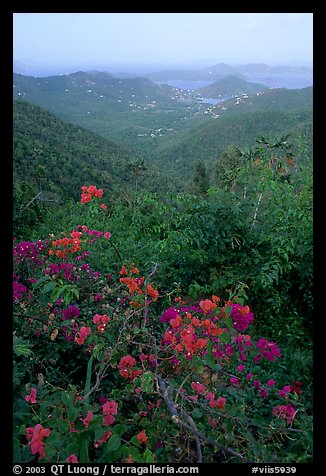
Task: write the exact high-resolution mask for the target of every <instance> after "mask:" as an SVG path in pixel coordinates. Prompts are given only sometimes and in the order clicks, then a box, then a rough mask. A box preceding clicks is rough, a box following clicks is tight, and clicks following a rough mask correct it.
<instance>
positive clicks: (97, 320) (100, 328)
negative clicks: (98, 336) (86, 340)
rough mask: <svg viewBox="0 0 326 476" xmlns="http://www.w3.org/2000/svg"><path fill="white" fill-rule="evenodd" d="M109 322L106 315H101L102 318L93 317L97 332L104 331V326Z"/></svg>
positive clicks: (99, 316)
mask: <svg viewBox="0 0 326 476" xmlns="http://www.w3.org/2000/svg"><path fill="white" fill-rule="evenodd" d="M109 321H110V318H109V317H108V316H107V315H106V314H103V315H102V316H101V315H100V314H95V316H94V317H93V322H94V324H98V326H97V330H98V331H99V332H104V331H105V327H106V324H107V322H109Z"/></svg>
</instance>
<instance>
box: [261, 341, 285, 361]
mask: <svg viewBox="0 0 326 476" xmlns="http://www.w3.org/2000/svg"><path fill="white" fill-rule="evenodd" d="M257 348H258V349H259V351H260V356H264V357H265V358H266V359H267V360H269V361H271V362H272V361H273V360H274V359H275V357H281V352H280V349H279V348H278V347H277V345H276V344H275V342H273V341H268V340H267V339H259V340H258V342H257Z"/></svg>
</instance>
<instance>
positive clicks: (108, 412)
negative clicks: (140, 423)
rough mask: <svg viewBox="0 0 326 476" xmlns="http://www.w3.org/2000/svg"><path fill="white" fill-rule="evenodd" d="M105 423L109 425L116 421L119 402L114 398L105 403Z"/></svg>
mask: <svg viewBox="0 0 326 476" xmlns="http://www.w3.org/2000/svg"><path fill="white" fill-rule="evenodd" d="M102 408H103V414H104V417H103V425H105V426H109V425H112V423H114V422H115V416H114V415H117V414H118V404H117V402H115V401H114V400H110V401H108V402H106V403H104V405H103V407H102Z"/></svg>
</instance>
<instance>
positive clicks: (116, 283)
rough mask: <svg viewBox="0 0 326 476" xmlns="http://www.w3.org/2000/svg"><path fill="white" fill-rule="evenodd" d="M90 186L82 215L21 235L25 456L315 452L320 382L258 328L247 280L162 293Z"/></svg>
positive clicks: (17, 248) (17, 348)
mask: <svg viewBox="0 0 326 476" xmlns="http://www.w3.org/2000/svg"><path fill="white" fill-rule="evenodd" d="M82 191H83V195H82V203H83V205H82V206H83V207H88V209H87V210H88V211H87V213H86V214H84V215H82V216H83V218H85V224H81V223H79V225H77V226H76V227H75V228H74V229H72V230H70V231H69V232H67V233H63V234H61V235H58V237H55V236H53V237H52V240H45V241H41V240H38V241H36V242H21V243H17V242H15V244H14V371H15V375H14V377H15V379H14V383H15V394H14V396H15V401H14V459H15V461H17V462H38V461H41V462H56V463H58V462H71V463H77V462H80V463H86V462H122V463H125V462H137V463H138V462H147V463H150V462H158V463H168V462H171V463H172V462H180V463H188V462H247V461H256V462H280V461H282V462H284V463H289V462H311V458H312V449H311V420H312V415H311V408H310V407H309V405H307V397H308V398H309V391H310V387H309V386H308V383H307V381H306V380H304V379H302V380H299V381H298V380H295V378H297V376H295V377H293V374H292V372H290V371H288V369H287V367H286V362H285V361H284V357H283V353H282V350H281V349H280V348H279V346H278V345H277V344H276V343H275V342H274V341H271V340H268V339H265V338H261V337H260V338H257V339H254V338H252V336H251V335H250V334H248V329H249V327H250V325H251V324H252V323H253V321H254V319H255V316H254V315H253V313H252V312H251V310H250V309H249V306H248V305H246V300H245V294H244V292H242V291H241V288H238V289H237V292H236V293H233V292H231V291H230V292H229V295H228V297H227V298H226V299H225V300H222V299H221V298H219V297H218V296H216V295H215V294H213V295H212V296H211V297H210V299H208V298H206V299H205V298H203V299H201V300H200V301H199V303H197V302H196V303H194V302H193V301H189V302H188V303H186V301H185V300H184V299H183V297H180V296H176V297H173V294H172V293H168V294H167V295H163V293H162V292H161V291H160V290H159V289H157V286H156V285H155V280H156V279H157V267H156V266H155V265H154V266H153V267H152V268H151V269H150V270H149V271H148V273H147V275H146V276H142V275H141V273H140V271H139V269H138V267H137V266H136V265H135V263H134V262H133V261H129V262H128V261H127V260H123V259H122V255H121V252H120V250H118V248H117V247H116V246H115V245H114V242H113V241H112V238H111V232H109V231H108V229H107V225H106V220H107V206H106V205H105V204H103V203H101V202H102V194H103V191H102V190H98V189H97V188H96V187H93V186H91V187H84V188H83V190H82ZM85 204H86V205H85ZM103 205H104V206H103ZM101 223H102V224H103V226H100V225H101ZM94 224H97V225H96V228H94ZM109 250H110V252H109ZM93 255H96V256H93ZM108 256H109V257H110V258H111V259H112V261H111V262H110V261H109V260H108ZM92 257H94V261H98V262H100V261H102V258H103V260H104V264H103V262H102V266H101V271H98V270H97V269H96V268H95V267H94V266H93V264H92V265H90V260H91V258H92ZM113 257H114V259H113ZM112 269H114V271H113V272H111V270H112ZM116 270H118V271H116ZM242 290H244V288H242ZM160 300H161V301H162V302H163V303H164V304H165V306H164V308H163V310H161V309H160V305H159V301H160ZM168 303H169V304H168ZM292 370H293V368H291V371H292Z"/></svg>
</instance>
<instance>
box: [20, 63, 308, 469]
mask: <svg viewBox="0 0 326 476" xmlns="http://www.w3.org/2000/svg"><path fill="white" fill-rule="evenodd" d="M18 84H19V88H20V91H19V92H22V91H23V90H24V91H25V96H24V97H25V99H30V100H31V102H35V103H37V102H38V101H39V103H41V104H42V106H43V107H48V108H49V110H50V111H52V112H53V111H55V110H59V109H62V111H61V113H62V114H61V117H62V116H65V115H66V117H69V120H70V121H72V122H77V123H84V125H85V124H86V123H87V120H88V118H87V117H86V116H85V111H87V109H89V108H90V107H95V106H94V104H95V103H94V101H95V100H96V101H100V100H102V99H103V100H104V99H105V98H104V96H105V94H107V96H108V97H107V99H105V101H106V102H105V101H103V104H106V105H105V106H103V108H102V109H101V107H98V108H97V107H96V108H95V109H96V111H97V113H98V115H97V117H96V118H95V120H94V118H92V113H91V114H90V116H91V117H90V119H91V122H90V123H89V126H90V129H91V130H93V131H94V130H97V132H99V133H100V134H102V137H101V136H99V135H97V134H95V133H94V132H91V131H90V130H87V129H83V128H81V127H80V126H76V125H72V124H68V123H66V122H63V121H62V120H61V119H58V118H57V117H55V116H54V115H53V114H52V112H49V111H46V110H43V109H41V108H40V107H39V106H36V105H32V104H31V103H28V102H26V101H25V100H22V98H21V97H20V99H19V100H17V101H14V295H15V297H14V458H15V459H16V461H17V462H36V461H38V459H37V457H38V456H39V457H40V459H41V462H43V461H51V462H56V463H58V462H66V461H69V462H73V460H75V458H76V459H78V461H79V462H89V461H90V462H123V463H124V462H147V463H148V462H165V463H167V462H181V463H193V462H201V461H204V462H245V461H257V462H277V463H280V462H283V463H291V462H292V463H293V462H311V461H312V447H311V431H312V403H311V391H312V390H311V389H312V375H311V371H312V351H311V347H312V311H313V269H312V250H313V244H312V219H313V216H312V191H313V174H312V111H311V92H312V91H311V89H309V88H307V89H306V90H302V91H301V92H290V91H288V93H289V94H287V93H286V92H284V91H282V90H280V91H267V92H266V93H264V94H262V95H259V96H254V97H250V98H247V99H243V103H245V104H248V105H250V104H251V106H250V107H249V109H248V110H246V109H243V108H242V105H243V104H242V102H240V103H239V104H233V103H229V102H226V103H225V105H226V106H227V109H226V110H223V114H225V117H215V118H214V114H216V113H217V112H216V111H217V108H216V107H211V106H210V107H209V108H208V109H204V108H203V106H202V105H195V103H193V102H190V99H189V98H188V99H186V98H183V99H182V98H181V97H179V98H178V99H177V100H176V99H171V97H170V96H169V95H171V94H174V92H172V90H171V89H170V88H164V87H162V88H159V89H157V88H156V85H153V83H151V82H149V81H147V80H144V78H129V79H128V78H126V79H124V80H121V79H119V78H113V77H111V76H110V75H107V74H104V73H103V74H102V73H97V72H94V73H87V74H86V73H75V74H74V75H65V76H62V77H53V78H27V79H26V77H20V76H17V77H15V88H14V89H16V88H18ZM109 85H111V86H112V88H111V86H110V88H111V89H112V91H111V89H110V94H108V93H105V91H107V89H106V88H108V87H109ZM22 88H23V89H22ZM28 88H29V89H28ZM86 88H87V89H86ZM119 88H122V89H121V91H123V94H124V95H126V94H129V95H130V93H131V90H132V88H134V90H133V91H134V92H133V93H132V94H134V95H135V101H136V99H137V101H140V102H139V104H140V103H141V101H148V100H149V99H150V98H149V97H146V96H149V94H150V91H151V92H152V94H153V97H155V98H156V99H153V101H156V100H157V102H155V103H153V102H152V103H151V104H152V106H148V109H145V112H144V110H143V109H142V112H141V111H140V110H139V111H138V112H134V113H133V112H131V111H130V109H133V107H134V106H132V107H131V106H130V105H129V104H130V102H128V106H127V107H126V106H124V105H122V106H121V103H123V101H124V100H125V99H126V96H124V98H122V97H120V96H119V93H120V90H119ZM65 89H68V91H65ZM70 89H72V91H73V93H72V94H71V96H70V98H69V100H68V99H67V97H66V96H65V93H68V92H70ZM89 90H90V91H89ZM81 91H82V94H81ZM16 92H17V93H18V90H17V91H16ZM102 93H103V94H102ZM29 95H30V97H29ZM17 96H18V94H17ZM82 96H83V98H84V99H83V100H81V97H82ZM101 96H103V98H102V97H101ZM32 98H33V100H32ZM60 98H61V99H60ZM85 98H86V99H85ZM119 100H120V101H121V102H119ZM79 101H80V102H79ZM128 101H129V99H128ZM130 101H131V99H130ZM245 101H248V102H245ZM273 101H275V102H273ZM265 103H266V104H268V105H267V106H266V107H265V106H264V104H265ZM132 104H136V102H135V103H132ZM137 104H138V103H137ZM148 104H149V103H148ZM190 104H191V106H190ZM255 104H256V105H257V107H256V106H255ZM271 104H272V105H271ZM111 107H112V109H110V108H111ZM145 107H147V106H145ZM123 108H124V109H123ZM95 109H94V110H95ZM137 109H138V106H137ZM280 109H281V110H280ZM205 111H206V113H207V114H204V112H205ZM214 111H215V112H214ZM230 111H238V112H239V113H238V114H233V113H232V112H231V113H230V114H229V112H230ZM138 113H139V115H138V118H137V120H136V121H135V120H134V117H136V116H137V114H138ZM74 114H75V119H76V120H73V115H74ZM142 115H143V116H142ZM172 118H173V119H172ZM111 119H112V122H111ZM171 121H172V122H171ZM174 121H176V122H175V125H174V126H173V130H169V131H168V129H171V127H170V126H171V124H172V123H173V124H174ZM162 124H164V127H163V128H161V127H160V125H162ZM114 128H116V129H115V132H114V134H116V137H117V138H119V140H117V143H114V142H111V141H108V140H107V137H111V136H110V135H109V134H108V131H109V129H110V131H111V132H112V130H113V129H114ZM139 128H140V129H139ZM155 128H157V129H155ZM140 130H142V133H144V136H138V134H142V133H140V132H139V131H140ZM150 131H153V132H151V133H150ZM166 131H168V133H167V132H166ZM114 134H113V135H114ZM151 134H152V135H151ZM103 136H104V137H103ZM123 143H125V145H126V144H127V145H128V148H129V149H125V148H123V147H122V145H121V144H123ZM118 144H119V145H118ZM131 148H132V150H133V151H136V152H135V153H134V152H133V153H131V152H130V149H131ZM94 185H96V186H97V187H98V189H101V190H98V189H96V187H94ZM81 187H82V190H81ZM81 191H82V196H81V199H80V192H81ZM102 195H103V199H102ZM139 269H140V270H141V271H140V272H139ZM139 273H141V276H140V275H139ZM142 275H144V276H142ZM217 296H218V297H217ZM175 297H177V298H176V300H175V299H174V298H175ZM198 303H199V304H198ZM183 306H185V307H183ZM171 309H172V310H171ZM237 309H238V310H239V309H240V310H241V311H239V312H240V317H239V315H238V317H237V319H240V321H241V319H244V318H246V319H249V321H251V316H252V314H251V313H253V317H254V320H253V322H252V323H251V326H250V331H247V327H248V326H247V324H249V321H248V322H247V324H246V325H243V326H242V327H241V326H240V328H239V321H237V320H236V319H235V318H234V320H233V318H232V314H231V312H232V311H233V310H237ZM71 313H72V314H71ZM165 313H167V314H165ZM169 313H170V314H169ZM171 313H172V315H173V316H174V318H173V319H171V320H169V319H168V318H166V319H165V318H163V317H164V316H167V315H168V314H169V315H171ZM241 316H242V317H241ZM102 318H103V319H104V320H102ZM190 320H191V326H193V327H191V328H190V327H189V326H190ZM188 321H189V322H188ZM237 332H240V334H237ZM247 332H250V335H249V334H247ZM188 334H190V335H191V336H192V338H191V339H192V340H191V342H190V341H189V336H188V337H187V335H188ZM171 335H173V336H174V337H175V339H176V340H173V339H172V340H169V339H171ZM262 336H263V337H262ZM237 338H238V339H240V340H241V339H244V341H243V342H245V341H246V342H249V340H250V344H248V348H247V349H246V351H245V354H246V355H245V356H244V354H243V352H244V351H243V349H242V350H241V349H240V347H239V348H237V347H236V345H238V343H237V341H236V339H237ZM266 339H267V340H268V341H267V340H266ZM275 342H276V343H277V344H278V345H281V346H282V350H281V352H279V349H278V347H277V345H276V344H275ZM197 344H198V345H197ZM189 346H190V347H189ZM191 346H192V347H191ZM201 346H202V347H201ZM259 346H260V347H259ZM264 346H267V347H266V348H265V347H264ZM260 348H264V349H265V354H266V352H267V349H269V350H268V352H272V353H273V352H274V354H273V355H272V356H271V354H270V353H268V352H267V356H268V358H266V359H265V360H262V361H261V359H262V356H263V354H261V355H260V356H259V355H258V354H257V352H258V350H257V349H260ZM189 349H190V350H189ZM185 350H188V351H189V352H188V354H187V353H185ZM265 354H264V357H266V355H265ZM276 358H277V359H276ZM275 359H276V360H275ZM278 359H280V360H278ZM274 360H275V362H274ZM72 362H73V363H74V365H73V366H72V365H71V363H72ZM123 362H125V363H124V364H123ZM244 369H246V370H244ZM130 372H131V373H130ZM133 372H134V373H133ZM126 375H127V377H128V378H126ZM285 389H286V390H285ZM99 397H100V399H99ZM215 397H216V398H217V397H218V398H217V400H216V399H215ZM101 399H102V400H101ZM105 400H108V402H109V403H108V404H107V406H105V405H106V404H105V403H104V404H103V402H104V401H105ZM109 407H110V409H109V410H108V408H109ZM282 412H283V413H282ZM280 415H283V416H280ZM37 425H43V428H44V430H42V431H43V434H42V435H43V436H42V438H41V439H40V437H39V436H37V435H38V433H37V431H36V429H40V427H39V426H37ZM46 428H47V429H46ZM37 438H38V439H37ZM42 439H44V441H42ZM63 442H64V444H63ZM33 445H34V446H33ZM35 445H36V446H35ZM43 451H45V453H44V454H43ZM43 458H44V459H43Z"/></svg>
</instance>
